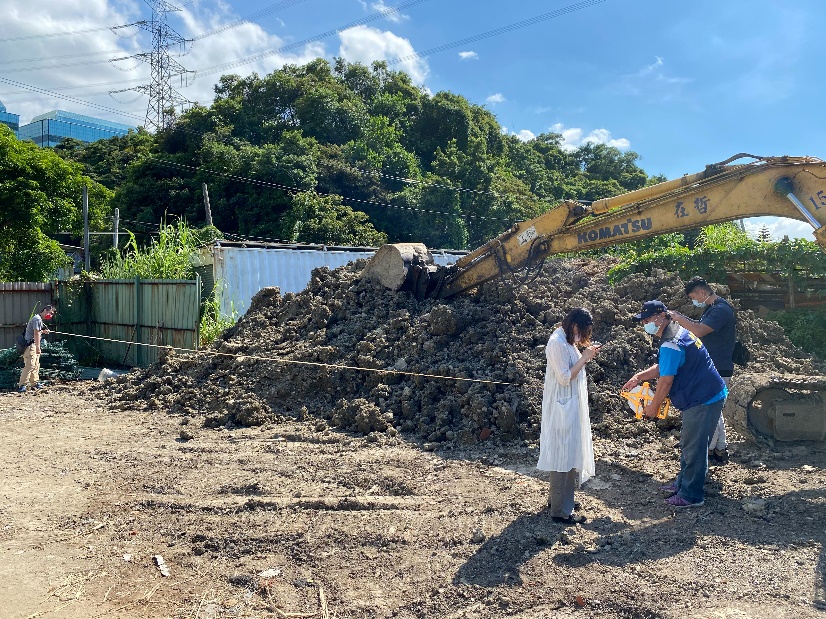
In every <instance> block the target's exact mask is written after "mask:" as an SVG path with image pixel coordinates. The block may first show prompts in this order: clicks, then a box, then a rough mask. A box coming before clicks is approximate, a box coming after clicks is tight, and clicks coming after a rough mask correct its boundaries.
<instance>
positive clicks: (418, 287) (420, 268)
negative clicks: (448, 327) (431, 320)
mask: <svg viewBox="0 0 826 619" xmlns="http://www.w3.org/2000/svg"><path fill="white" fill-rule="evenodd" d="M441 272H442V269H441V268H440V267H439V266H437V265H436V264H435V263H434V262H433V256H432V255H431V254H430V252H429V251H428V250H427V247H425V245H424V244H422V243H394V244H391V245H383V246H382V247H380V248H379V250H378V251H377V252H376V254H375V255H374V256H373V258H371V259H370V262H369V263H368V264H367V267H365V269H364V274H363V276H362V277H364V278H366V279H368V280H370V281H373V282H376V283H378V284H380V285H382V286H384V287H385V288H389V289H390V290H394V291H399V290H407V291H409V292H412V293H413V294H414V295H416V296H417V297H418V298H420V299H424V298H427V297H430V296H436V293H437V292H438V284H439V282H441V280H442V277H441V276H440V273H441Z"/></svg>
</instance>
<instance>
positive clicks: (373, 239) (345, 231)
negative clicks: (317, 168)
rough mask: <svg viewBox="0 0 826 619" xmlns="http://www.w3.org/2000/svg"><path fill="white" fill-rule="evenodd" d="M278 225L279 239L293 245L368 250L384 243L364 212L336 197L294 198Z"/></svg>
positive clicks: (303, 194)
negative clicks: (324, 245)
mask: <svg viewBox="0 0 826 619" xmlns="http://www.w3.org/2000/svg"><path fill="white" fill-rule="evenodd" d="M281 226H282V228H281V232H280V235H281V237H282V238H284V239H286V240H288V241H290V242H293V243H324V244H326V245H349V246H363V247H372V246H378V245H383V244H384V243H386V242H387V235H385V234H382V233H381V232H378V231H377V230H376V229H375V228H374V227H373V226H372V225H371V224H370V221H369V218H368V217H367V215H366V214H365V213H362V212H360V211H354V210H353V209H352V208H350V207H349V206H347V205H345V204H342V203H341V198H340V197H339V196H319V195H317V194H314V193H298V194H296V195H294V196H293V197H292V208H291V209H290V210H289V211H287V213H285V214H284V217H282V218H281Z"/></svg>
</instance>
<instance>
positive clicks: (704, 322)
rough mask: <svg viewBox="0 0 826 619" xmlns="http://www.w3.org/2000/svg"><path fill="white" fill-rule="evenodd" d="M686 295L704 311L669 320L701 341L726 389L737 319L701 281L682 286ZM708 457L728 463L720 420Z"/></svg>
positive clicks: (721, 299) (709, 287)
mask: <svg viewBox="0 0 826 619" xmlns="http://www.w3.org/2000/svg"><path fill="white" fill-rule="evenodd" d="M685 293H686V294H687V295H688V298H690V299H691V301H692V302H693V303H694V305H695V306H696V307H703V308H705V309H704V311H703V316H702V318H700V320H692V319H691V318H689V317H688V316H683V315H682V314H680V313H679V312H675V311H672V312H671V319H672V320H673V321H674V322H676V323H677V324H678V325H680V326H681V327H685V328H686V329H688V330H689V331H691V332H692V333H693V334H694V335H696V336H697V337H699V338H700V339H702V340H703V345H704V346H705V347H706V350H707V351H708V354H709V356H710V357H711V360H712V361H713V362H714V367H715V368H716V369H717V373H718V374H720V377H721V378H722V379H723V382H724V383H726V387H728V383H729V380H730V378H731V375H732V374H733V373H734V361H733V360H732V354H733V352H734V342H735V341H736V339H737V333H736V329H737V318H736V317H735V314H734V308H732V307H731V305H730V304H729V302H728V301H726V300H725V299H723V298H722V297H719V296H717V295H716V294H715V293H714V291H713V290H712V289H711V286H709V284H708V282H707V281H706V280H704V279H703V278H702V277H699V276H698V277H692V278H691V279H690V280H689V281H688V282H687V283H686V285H685ZM708 457H709V458H713V459H714V460H716V461H717V462H720V463H725V462H728V445H727V443H726V424H725V421H724V420H723V416H722V415H720V418H719V419H718V420H717V429H716V430H715V431H714V436H713V437H711V444H710V445H709V449H708Z"/></svg>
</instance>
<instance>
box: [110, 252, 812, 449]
mask: <svg viewBox="0 0 826 619" xmlns="http://www.w3.org/2000/svg"><path fill="white" fill-rule="evenodd" d="M363 266H364V263H363V262H360V263H355V264H351V265H349V266H347V267H342V268H340V269H337V270H336V271H333V272H331V271H329V270H327V269H318V270H316V271H315V272H314V274H313V277H312V281H311V282H310V285H309V286H308V288H307V289H306V290H305V291H303V292H301V293H300V294H297V295H294V294H287V295H284V296H283V297H282V296H281V295H280V294H279V291H278V289H277V288H265V289H264V290H262V291H261V292H260V293H259V294H258V295H257V296H256V297H255V298H254V299H253V302H252V304H251V307H250V309H249V311H248V312H247V314H246V315H245V316H244V317H243V318H242V319H241V320H240V322H239V323H238V324H237V325H236V327H234V328H233V329H232V330H231V331H230V332H228V333H227V334H225V337H224V339H223V340H222V341H219V342H218V343H216V344H215V345H214V346H213V347H212V349H211V350H210V351H208V352H207V353H206V354H202V355H197V356H193V355H175V354H169V355H168V356H167V357H166V358H165V361H164V363H162V364H160V365H158V366H155V367H151V368H149V369H147V370H144V371H143V372H139V373H137V374H130V375H129V376H126V377H123V378H122V379H120V380H119V381H118V382H117V385H116V386H115V387H114V389H113V392H114V394H115V396H116V397H117V398H118V399H119V400H120V401H121V402H123V403H124V404H127V405H131V404H132V403H134V402H145V403H146V405H147V406H148V407H150V408H157V409H160V410H164V411H168V412H169V413H170V414H173V415H181V416H184V417H193V418H198V419H199V420H200V419H203V423H204V425H206V426H208V427H219V426H227V427H233V426H254V425H260V424H262V423H265V422H268V421H278V420H284V419H288V418H289V419H292V418H299V419H301V418H306V417H308V416H309V417H313V418H317V419H318V420H319V421H318V427H319V428H323V427H325V426H327V425H329V426H330V427H333V428H338V429H341V430H347V431H350V432H357V433H360V434H364V435H369V436H371V437H372V439H373V440H377V441H383V440H387V439H393V438H394V437H396V436H397V435H398V434H399V433H404V434H405V435H407V436H410V437H417V438H419V439H421V440H423V441H424V442H425V443H426V444H427V448H434V447H435V446H436V445H438V444H441V443H449V444H451V445H471V444H474V443H476V442H478V441H479V440H482V439H489V437H492V438H494V439H502V440H511V439H534V438H536V437H537V435H538V432H539V423H540V417H541V392H542V384H543V380H544V372H545V353H544V349H545V344H546V342H547V340H548V337H549V335H550V333H551V332H552V330H553V328H554V326H555V325H556V324H557V323H558V322H559V321H561V319H562V317H563V316H564V315H565V313H567V311H568V310H570V309H571V308H573V307H577V306H582V307H587V308H588V309H589V310H590V311H591V312H592V314H593V315H594V320H595V328H594V329H595V330H594V338H595V339H596V340H597V341H600V342H602V343H603V344H604V346H603V347H602V349H601V351H600V353H599V355H598V358H597V359H596V361H595V363H592V364H590V365H589V367H588V387H589V400H590V407H591V420H592V424H593V428H594V432H595V433H596V434H597V435H598V436H603V437H617V436H622V437H627V436H633V435H637V434H640V433H643V434H649V435H651V436H654V435H655V434H656V432H657V430H656V429H655V428H652V427H651V426H639V425H633V424H628V423H627V421H628V414H627V413H628V409H627V407H626V406H625V404H624V401H623V400H622V399H621V397H620V396H619V391H620V387H621V386H622V385H623V384H624V383H625V382H626V381H627V380H628V378H629V377H630V376H631V375H632V374H633V373H634V372H635V371H637V370H638V369H641V368H644V367H647V366H648V365H650V364H651V363H652V362H653V361H654V360H655V359H656V350H655V349H654V348H652V345H651V339H650V337H649V336H647V335H646V334H645V333H643V331H642V330H641V329H640V328H639V326H638V325H635V324H634V322H633V321H632V319H631V315H632V314H633V313H635V312H637V311H639V308H640V306H641V305H642V302H643V301H646V300H649V299H661V300H663V301H664V302H665V303H666V304H667V305H668V306H669V307H671V308H674V309H677V310H679V311H682V312H684V313H686V314H688V315H691V314H692V313H694V308H693V306H692V305H691V303H690V300H689V299H688V298H687V297H686V295H685V294H684V293H683V281H682V280H680V278H679V277H678V276H676V275H674V274H668V273H666V272H662V271H659V272H654V273H653V274H652V275H651V276H642V275H633V276H631V277H628V278H626V279H625V280H623V281H622V282H621V283H619V284H617V285H612V284H610V283H609V282H608V280H607V279H606V272H607V269H608V267H609V266H610V263H609V262H608V261H607V260H606V261H590V260H585V259H577V260H569V261H554V262H552V263H550V264H549V265H548V266H547V267H546V269H545V272H544V274H543V275H541V276H540V277H539V278H538V279H536V280H534V281H533V282H532V283H530V284H528V285H522V286H519V285H517V284H516V283H515V282H514V281H504V282H500V283H497V284H492V285H488V286H485V287H483V288H482V290H481V291H479V292H478V293H477V294H472V295H463V296H460V297H458V298H455V299H452V300H449V301H433V300H427V301H417V300H416V299H414V298H413V297H411V296H410V295H408V294H406V293H394V292H391V291H389V290H385V289H382V288H380V287H378V286H376V285H374V284H372V283H370V282H367V281H364V280H363V279H360V277H359V275H360V273H361V271H362V268H363ZM738 321H739V325H740V327H739V336H740V339H741V340H742V341H743V342H744V343H745V344H746V345H747V346H748V347H749V348H750V349H751V351H752V360H751V362H750V363H749V366H748V372H749V373H752V374H765V373H770V374H778V373H791V374H802V375H807V374H820V373H822V372H823V369H824V366H823V364H822V363H821V362H819V361H818V360H817V359H816V358H814V357H813V356H811V355H808V354H806V353H804V352H803V351H801V350H800V349H798V348H796V347H795V346H793V345H792V344H791V342H790V341H789V340H788V338H786V336H785V334H784V333H783V330H782V329H781V328H780V327H779V326H778V325H777V324H776V323H774V322H768V321H765V320H761V319H759V318H758V317H756V316H755V315H754V313H753V312H751V311H738ZM343 368H353V369H343ZM440 376H444V377H450V378H439V377H440ZM743 379H744V378H743V377H742V376H741V377H740V380H743ZM658 423H659V425H660V427H661V428H662V427H671V426H672V425H674V424H678V423H679V418H678V417H674V418H672V419H666V420H664V421H661V422H658Z"/></svg>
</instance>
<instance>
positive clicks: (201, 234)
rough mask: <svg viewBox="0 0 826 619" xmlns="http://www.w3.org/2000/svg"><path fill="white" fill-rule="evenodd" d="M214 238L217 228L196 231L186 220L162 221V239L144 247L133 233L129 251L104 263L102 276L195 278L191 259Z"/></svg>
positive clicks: (116, 277)
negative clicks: (202, 246) (175, 221)
mask: <svg viewBox="0 0 826 619" xmlns="http://www.w3.org/2000/svg"><path fill="white" fill-rule="evenodd" d="M214 237H215V228H204V229H203V230H196V229H193V228H190V227H189V225H188V224H187V223H186V222H185V221H184V220H179V221H178V222H177V224H175V225H173V224H167V223H165V222H162V224H161V227H160V230H159V232H158V238H157V239H155V238H153V239H152V241H151V242H150V244H149V245H148V246H147V247H140V246H139V245H138V243H137V241H136V239H135V235H134V234H132V233H131V232H130V233H129V242H128V243H127V244H126V248H125V249H124V250H123V251H117V252H115V253H114V255H113V256H112V257H111V258H109V259H106V260H104V261H103V264H102V265H101V269H100V273H101V275H102V276H103V277H104V278H105V279H133V278H135V277H140V278H141V279H194V278H195V269H194V267H193V265H192V260H191V256H192V254H194V253H195V252H196V251H198V248H199V247H200V246H201V245H203V244H204V243H205V242H208V241H209V240H211V239H213V238H214Z"/></svg>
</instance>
